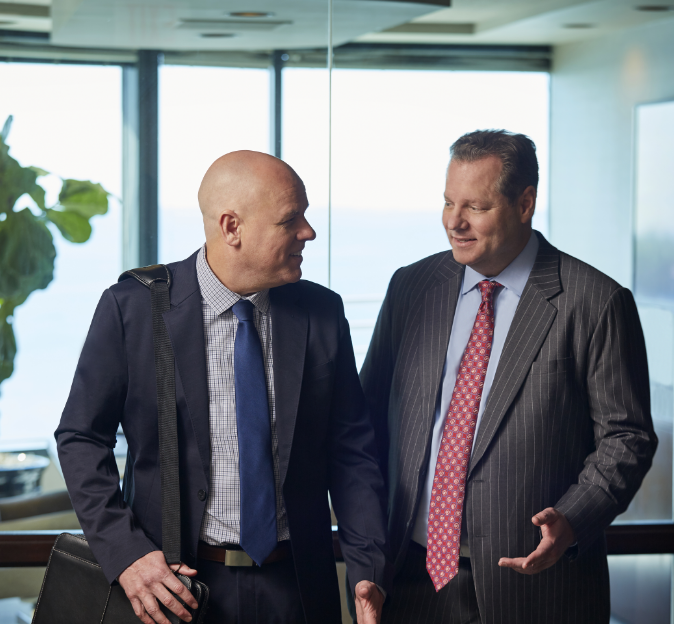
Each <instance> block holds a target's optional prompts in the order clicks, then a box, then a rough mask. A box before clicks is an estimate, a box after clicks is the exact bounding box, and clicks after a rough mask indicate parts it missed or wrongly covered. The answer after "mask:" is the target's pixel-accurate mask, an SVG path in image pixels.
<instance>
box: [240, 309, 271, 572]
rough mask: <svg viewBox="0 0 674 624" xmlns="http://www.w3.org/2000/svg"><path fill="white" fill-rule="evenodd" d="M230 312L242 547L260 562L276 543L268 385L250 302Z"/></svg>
mask: <svg viewBox="0 0 674 624" xmlns="http://www.w3.org/2000/svg"><path fill="white" fill-rule="evenodd" d="M232 310H233V311H234V314H235V315H236V318H238V319H239V325H238V327H237V330H236V340H235V341H234V389H235V392H236V426H237V430H238V436H239V477H240V481H241V541H240V545H241V548H243V549H244V550H245V551H246V553H248V555H250V557H251V558H252V559H253V561H255V563H257V564H258V565H262V563H263V562H264V560H265V559H266V558H267V557H268V556H269V555H270V554H271V552H272V550H274V549H275V548H276V543H277V537H276V488H275V485H274V464H273V461H272V450H271V423H270V420H269V402H268V400H267V384H266V382H265V376H264V362H263V359H262V345H261V344H260V336H259V335H258V333H257V329H255V323H254V322H253V304H252V303H251V302H250V301H248V300H245V299H239V301H237V302H236V303H235V304H234V306H233V307H232Z"/></svg>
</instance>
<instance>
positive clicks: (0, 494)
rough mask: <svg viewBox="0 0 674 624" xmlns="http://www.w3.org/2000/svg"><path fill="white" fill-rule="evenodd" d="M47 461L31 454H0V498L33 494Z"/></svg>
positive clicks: (38, 484) (47, 463)
mask: <svg viewBox="0 0 674 624" xmlns="http://www.w3.org/2000/svg"><path fill="white" fill-rule="evenodd" d="M47 466H49V460H48V459H47V458H46V457H42V456H41V455H34V454H33V453H0V498H6V497H8V496H20V495H21V494H30V493H32V492H35V491H36V490H37V489H38V487H39V486H40V477H41V476H42V473H43V472H44V469H45V468H46V467H47Z"/></svg>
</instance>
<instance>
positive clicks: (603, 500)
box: [555, 288, 658, 553]
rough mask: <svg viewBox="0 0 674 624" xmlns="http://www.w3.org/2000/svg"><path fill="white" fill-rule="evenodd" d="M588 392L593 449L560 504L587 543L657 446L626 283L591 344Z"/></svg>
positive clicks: (627, 497)
mask: <svg viewBox="0 0 674 624" xmlns="http://www.w3.org/2000/svg"><path fill="white" fill-rule="evenodd" d="M587 393H588V400H589V405H590V415H591V418H592V421H593V429H594V438H595V450H594V451H593V452H592V453H591V454H590V455H588V456H587V458H586V459H585V466H584V468H583V470H582V472H581V473H580V475H579V478H578V483H577V484H574V485H573V486H571V488H569V490H568V491H567V492H566V494H565V495H564V496H563V497H562V498H561V499H560V501H559V502H558V503H557V504H556V505H555V508H556V509H558V510H559V511H561V512H562V513H563V514H564V515H565V516H566V518H567V519H568V521H569V523H570V524H571V527H572V528H573V530H574V533H575V536H576V540H577V543H578V552H579V553H581V552H582V551H583V550H584V549H585V548H587V547H588V546H589V545H590V544H591V543H592V542H594V541H595V540H596V539H597V537H599V535H600V534H601V533H602V532H603V531H604V529H605V528H606V527H607V526H608V525H609V524H610V523H611V522H612V521H613V519H614V518H615V517H616V516H617V515H618V514H619V513H622V512H623V511H625V509H627V506H628V505H629V503H630V501H631V500H632V498H633V497H634V495H635V494H636V492H637V490H638V489H639V486H640V485H641V482H642V480H643V478H644V476H645V475H646V473H647V472H648V469H649V468H650V467H651V463H652V459H653V454H654V453H655V449H656V447H657V443H658V440H657V437H656V435H655V432H654V430H653V421H652V418H651V411H650V389H649V380H648V362H647V360H646V346H645V343H644V336H643V332H642V329H641V323H640V321H639V314H638V312H637V308H636V304H635V303H634V299H633V297H632V294H631V292H630V291H629V290H627V289H625V288H620V289H618V290H616V291H615V292H614V293H613V294H612V296H611V298H610V299H609V301H608V302H607V304H606V305H605V307H604V310H603V311H602V314H601V316H600V319H599V322H598V325H597V327H596V329H595V331H594V333H593V336H592V339H591V341H590V345H589V351H588V376H587Z"/></svg>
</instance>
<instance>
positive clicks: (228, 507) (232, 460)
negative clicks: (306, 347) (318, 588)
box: [197, 245, 290, 545]
mask: <svg viewBox="0 0 674 624" xmlns="http://www.w3.org/2000/svg"><path fill="white" fill-rule="evenodd" d="M197 278H198V280H199V289H200V290H201V308H202V312H203V319H204V338H205V342H206V364H207V370H208V399H209V400H208V405H209V420H210V432H211V486H210V494H209V497H208V503H207V504H206V512H205V513H204V519H203V521H202V523H201V533H200V535H199V537H200V539H202V540H203V541H205V542H208V543H209V544H212V545H220V544H238V543H239V539H240V535H241V532H240V525H239V519H240V512H241V496H240V482H239V442H238V436H237V430H236V396H235V392H234V339H235V337H236V329H237V327H238V320H237V318H236V317H235V316H234V313H233V312H232V306H233V305H234V304H235V303H236V302H237V301H238V300H239V299H241V297H239V295H237V294H236V293H233V292H232V291H231V290H229V289H228V288H227V287H226V286H225V285H224V284H223V283H222V282H221V281H220V280H219V279H218V278H217V277H216V276H215V274H214V273H213V271H212V270H211V267H210V266H209V265H208V262H207V261H206V246H205V245H204V246H203V247H202V248H201V251H200V252H199V254H198V256H197ZM244 299H249V300H250V301H251V303H252V304H253V306H254V307H255V312H254V322H255V327H256V328H257V332H258V334H259V335H260V342H261V343H262V355H263V357H264V367H265V377H266V380H267V397H268V399H269V414H270V418H271V444H272V453H273V458H274V479H275V481H276V526H277V533H278V539H279V541H281V540H286V539H290V533H289V531H288V519H287V517H286V511H285V505H284V504H283V494H282V492H281V483H280V478H279V461H278V435H277V433H276V404H275V400H274V369H273V359H272V348H271V337H272V333H271V314H270V305H269V291H268V290H262V291H260V292H258V293H255V294H254V295H251V296H250V297H244Z"/></svg>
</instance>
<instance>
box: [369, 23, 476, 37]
mask: <svg viewBox="0 0 674 624" xmlns="http://www.w3.org/2000/svg"><path fill="white" fill-rule="evenodd" d="M382 32H385V33H400V34H405V35H472V34H473V33H474V32H475V24H460V23H449V22H409V23H407V24H401V25H400V26H394V27H393V28H388V29H386V30H384V31H382Z"/></svg>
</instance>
